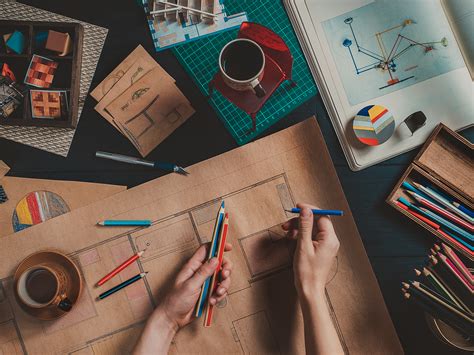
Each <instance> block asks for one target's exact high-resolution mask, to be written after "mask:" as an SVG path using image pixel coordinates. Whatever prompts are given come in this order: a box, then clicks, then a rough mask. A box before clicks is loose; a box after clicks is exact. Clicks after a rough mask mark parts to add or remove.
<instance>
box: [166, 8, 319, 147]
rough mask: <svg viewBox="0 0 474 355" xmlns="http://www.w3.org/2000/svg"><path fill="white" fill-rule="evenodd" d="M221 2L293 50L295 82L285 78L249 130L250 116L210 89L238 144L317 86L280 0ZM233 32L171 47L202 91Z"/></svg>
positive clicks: (300, 100) (252, 136) (206, 85)
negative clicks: (265, 29)
mask: <svg viewBox="0 0 474 355" xmlns="http://www.w3.org/2000/svg"><path fill="white" fill-rule="evenodd" d="M225 6H226V9H227V13H228V14H235V13H239V12H243V11H246V12H247V14H248V18H249V21H253V22H257V23H260V24H262V25H264V26H267V27H268V28H270V29H272V30H273V31H275V32H276V33H278V34H279V35H280V36H281V37H282V38H283V40H284V41H285V42H286V44H287V45H288V46H289V47H290V50H291V53H292V54H293V57H294V64H293V79H294V80H295V81H296V82H297V83H298V86H296V87H294V88H291V86H290V82H288V81H286V82H284V83H283V84H282V85H281V86H280V87H279V88H278V89H277V90H276V91H275V93H274V94H273V95H272V97H271V98H270V99H269V100H268V101H267V103H266V104H265V106H263V108H262V110H261V111H260V112H259V113H258V115H257V129H256V131H255V132H253V133H250V134H248V131H249V130H250V129H251V128H252V119H251V118H250V116H249V115H247V114H246V113H245V112H243V111H241V110H240V109H239V108H237V107H236V106H234V105H233V104H232V103H230V102H229V101H227V100H226V99H225V98H224V97H223V96H222V95H221V94H220V93H219V92H217V91H215V92H214V93H213V95H212V99H211V102H210V103H211V105H212V106H213V107H214V109H215V110H216V112H217V114H218V116H219V118H220V119H221V120H222V121H223V122H224V125H225V126H226V128H227V129H228V130H229V132H230V133H231V134H232V136H233V137H234V139H235V140H236V141H237V143H238V144H239V145H242V144H245V143H247V142H249V141H250V140H252V139H253V138H255V137H256V136H258V135H259V134H260V133H262V132H263V131H265V130H266V129H267V128H269V127H270V126H271V125H273V124H274V123H276V122H277V121H278V120H279V119H281V118H283V117H284V116H286V115H287V114H288V113H290V112H291V111H293V109H295V108H296V107H298V106H299V105H301V104H302V103H304V102H305V101H306V100H308V99H309V98H311V97H313V96H314V95H316V93H317V89H316V85H315V83H314V81H313V78H312V76H311V72H310V70H309V68H308V65H307V64H306V61H305V59H304V56H303V53H302V51H301V48H300V46H299V43H298V40H297V38H296V35H295V33H294V32H293V28H292V26H291V23H290V20H289V18H288V15H287V14H286V11H285V8H284V7H283V4H282V3H281V1H280V0H225ZM237 32H238V31H237V30H234V31H229V32H225V33H220V34H216V35H213V36H210V37H208V38H203V39H200V40H198V41H194V42H191V43H187V44H184V45H182V46H179V47H176V48H174V49H173V51H174V53H175V55H176V56H177V57H178V60H179V61H180V62H181V64H182V65H183V66H184V68H185V69H186V71H187V72H188V74H189V75H190V76H191V77H192V78H193V80H194V81H195V82H196V84H197V85H198V87H199V89H200V90H201V92H202V93H203V94H204V95H207V94H208V85H209V82H210V81H211V79H212V78H213V77H214V74H215V73H216V71H217V68H218V63H217V60H218V57H219V52H220V50H221V49H222V47H224V45H225V44H226V43H227V42H229V41H231V40H233V39H235V38H236V36H237Z"/></svg>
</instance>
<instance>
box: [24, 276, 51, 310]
mask: <svg viewBox="0 0 474 355" xmlns="http://www.w3.org/2000/svg"><path fill="white" fill-rule="evenodd" d="M25 288H26V292H27V293H28V295H29V296H30V297H31V299H32V300H33V301H35V302H38V303H41V304H44V303H48V302H49V301H51V300H52V299H53V297H54V296H55V295H56V290H57V288H58V281H57V280H56V277H55V276H54V275H53V274H52V273H51V272H50V271H49V270H46V269H36V270H33V271H32V272H31V273H30V274H29V275H28V277H27V279H26V283H25Z"/></svg>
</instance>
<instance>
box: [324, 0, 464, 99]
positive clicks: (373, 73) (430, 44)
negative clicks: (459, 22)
mask: <svg viewBox="0 0 474 355" xmlns="http://www.w3.org/2000/svg"><path fill="white" fill-rule="evenodd" d="M433 24H435V25H433ZM323 28H324V31H325V34H326V38H327V40H328V44H329V47H330V48H331V52H332V55H333V58H334V60H335V64H336V67H337V70H338V73H339V76H340V78H341V80H342V83H343V86H344V89H345V91H346V95H347V97H348V100H349V102H350V103H351V104H352V105H355V104H358V103H361V102H364V101H367V100H370V99H373V98H376V97H379V96H382V95H385V94H388V93H391V92H393V91H396V90H399V89H403V88H406V87H408V86H411V85H414V84H416V83H419V82H422V81H424V80H427V79H430V78H433V77H436V76H439V75H442V74H444V73H447V72H449V71H452V70H454V69H457V68H460V67H462V66H463V61H462V57H461V54H460V52H459V49H458V47H457V46H456V44H455V43H456V41H455V39H454V36H453V33H452V31H451V29H450V27H449V23H448V21H447V19H446V17H445V16H444V13H443V9H442V6H441V4H440V3H439V2H435V1H422V0H414V1H406V0H402V1H389V0H375V1H374V2H372V3H370V4H369V5H366V6H363V7H360V8H358V9H355V10H353V11H350V12H347V13H345V14H342V15H340V16H337V17H335V18H332V19H329V20H327V21H324V22H323Z"/></svg>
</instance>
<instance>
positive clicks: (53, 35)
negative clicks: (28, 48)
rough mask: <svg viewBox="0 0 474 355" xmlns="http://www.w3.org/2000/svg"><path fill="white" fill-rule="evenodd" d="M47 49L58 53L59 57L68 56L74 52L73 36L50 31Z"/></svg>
mask: <svg viewBox="0 0 474 355" xmlns="http://www.w3.org/2000/svg"><path fill="white" fill-rule="evenodd" d="M45 48H46V49H49V50H50V51H53V52H57V53H58V55H59V56H65V55H68V54H69V53H71V51H72V41H71V36H70V35H69V33H63V32H57V31H53V30H49V32H48V39H47V40H46V45H45Z"/></svg>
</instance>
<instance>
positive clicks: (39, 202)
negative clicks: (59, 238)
mask: <svg viewBox="0 0 474 355" xmlns="http://www.w3.org/2000/svg"><path fill="white" fill-rule="evenodd" d="M69 211H70V209H69V206H68V205H67V204H66V202H65V201H64V200H63V199H62V197H61V196H59V195H57V194H55V193H54V192H50V191H35V192H31V193H29V194H28V195H26V196H25V197H24V198H22V199H21V201H20V202H18V204H17V206H16V208H15V210H14V211H13V217H12V223H13V230H14V231H15V232H19V231H21V230H23V229H26V228H28V227H31V226H34V225H36V224H40V223H42V222H45V221H47V220H48V219H51V218H54V217H57V216H60V215H62V214H64V213H67V212H69Z"/></svg>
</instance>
